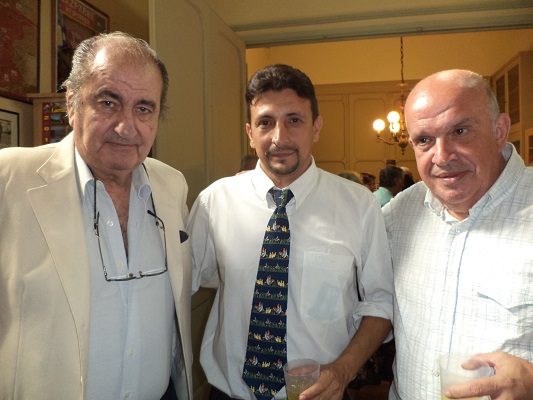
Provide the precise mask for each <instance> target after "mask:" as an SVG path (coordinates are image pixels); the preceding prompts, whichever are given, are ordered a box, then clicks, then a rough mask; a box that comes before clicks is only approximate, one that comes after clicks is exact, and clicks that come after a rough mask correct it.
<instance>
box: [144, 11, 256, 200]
mask: <svg viewBox="0 0 533 400" xmlns="http://www.w3.org/2000/svg"><path fill="white" fill-rule="evenodd" d="M149 6H150V44H151V45H152V46H153V47H154V48H155V49H156V51H157V52H158V54H159V56H160V57H161V59H162V60H163V62H164V63H165V65H166V66H167V68H168V72H169V77H170V88H169V93H168V112H167V117H166V119H165V120H164V121H163V122H162V123H161V124H160V128H159V133H158V136H157V139H156V143H155V145H154V149H153V155H154V157H155V158H157V159H159V160H161V161H163V162H165V163H167V164H169V165H172V166H173V167H174V168H176V169H178V170H180V171H181V172H183V174H184V175H185V178H186V179H187V182H188V184H189V198H188V203H189V206H190V205H191V204H192V202H193V201H194V199H195V198H196V196H197V195H198V193H199V192H200V191H201V190H202V189H204V188H205V187H206V186H207V185H209V184H210V183H212V182H213V181H215V180H216V179H219V178H221V177H224V176H228V175H234V174H235V173H236V172H237V171H238V169H239V165H240V159H241V156H242V155H243V154H244V153H245V146H246V143H247V141H246V137H245V129H244V124H245V107H244V91H245V85H246V63H245V46H244V42H243V41H242V40H241V39H239V37H238V36H237V35H236V34H235V33H234V32H233V31H232V30H231V29H230V28H229V27H228V26H227V25H225V24H224V22H223V21H222V20H221V19H220V18H219V17H218V16H217V15H216V14H214V12H213V11H212V10H211V9H210V8H209V6H208V5H207V3H206V2H205V1H204V0H150V5H149Z"/></svg>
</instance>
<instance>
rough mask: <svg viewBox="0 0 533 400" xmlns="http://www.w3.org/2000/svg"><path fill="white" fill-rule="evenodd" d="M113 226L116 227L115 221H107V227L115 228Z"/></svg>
mask: <svg viewBox="0 0 533 400" xmlns="http://www.w3.org/2000/svg"><path fill="white" fill-rule="evenodd" d="M113 225H115V224H114V223H113V221H111V220H109V221H107V226H113Z"/></svg>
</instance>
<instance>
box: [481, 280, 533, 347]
mask: <svg viewBox="0 0 533 400" xmlns="http://www.w3.org/2000/svg"><path fill="white" fill-rule="evenodd" d="M473 289H474V291H475V292H477V294H478V296H479V297H480V299H481V300H482V301H483V300H484V301H486V302H487V304H486V307H485V309H486V310H487V311H486V314H487V319H488V320H489V321H490V322H491V325H492V326H491V327H490V328H489V329H493V330H494V333H495V334H498V332H499V334H500V335H502V336H503V337H504V338H505V339H506V340H512V338H513V337H515V338H517V339H518V338H520V337H521V338H522V339H521V340H523V339H524V335H525V336H529V340H531V339H532V336H533V335H532V331H533V274H531V273H527V272H524V273H520V272H514V271H504V270H500V271H499V273H496V274H494V275H492V274H488V275H486V276H484V277H483V279H482V280H481V281H480V282H479V283H476V284H475V285H474V287H473Z"/></svg>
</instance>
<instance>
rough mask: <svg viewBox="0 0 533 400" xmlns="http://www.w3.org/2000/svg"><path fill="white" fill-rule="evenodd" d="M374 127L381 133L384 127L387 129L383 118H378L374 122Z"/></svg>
mask: <svg viewBox="0 0 533 400" xmlns="http://www.w3.org/2000/svg"><path fill="white" fill-rule="evenodd" d="M372 127H373V128H374V130H375V131H376V132H377V133H378V134H379V133H380V132H381V131H382V130H383V129H385V122H384V121H383V120H382V119H376V120H375V121H374V123H373V124H372Z"/></svg>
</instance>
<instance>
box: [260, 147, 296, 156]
mask: <svg viewBox="0 0 533 400" xmlns="http://www.w3.org/2000/svg"><path fill="white" fill-rule="evenodd" d="M286 151H294V152H295V153H298V149H297V148H295V147H289V146H283V147H277V146H272V147H270V148H269V149H268V150H267V151H265V155H267V156H268V155H270V154H276V153H283V152H286Z"/></svg>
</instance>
